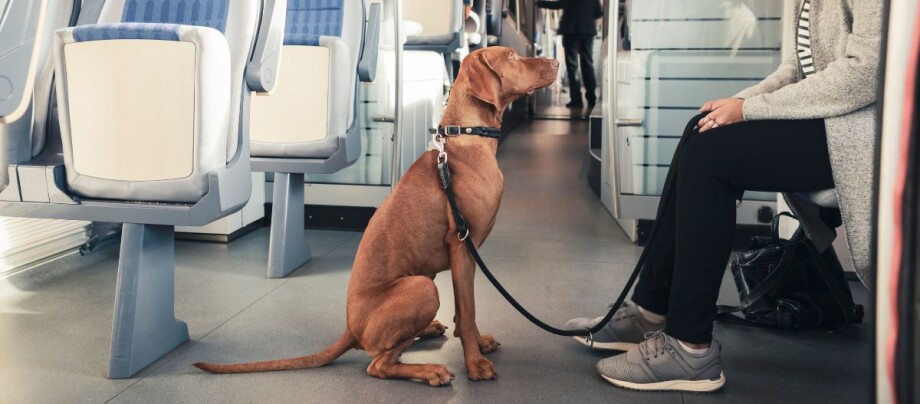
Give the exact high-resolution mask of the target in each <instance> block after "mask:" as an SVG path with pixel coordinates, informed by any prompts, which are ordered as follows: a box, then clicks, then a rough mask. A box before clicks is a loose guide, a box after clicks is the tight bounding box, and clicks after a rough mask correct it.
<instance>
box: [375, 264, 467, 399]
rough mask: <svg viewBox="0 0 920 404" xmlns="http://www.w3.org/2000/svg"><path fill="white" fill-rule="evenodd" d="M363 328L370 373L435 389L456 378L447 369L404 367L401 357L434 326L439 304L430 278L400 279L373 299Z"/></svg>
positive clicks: (429, 366) (428, 365) (409, 365)
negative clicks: (421, 383)
mask: <svg viewBox="0 0 920 404" xmlns="http://www.w3.org/2000/svg"><path fill="white" fill-rule="evenodd" d="M374 301H375V302H374V304H375V306H374V307H372V308H370V310H369V311H368V312H367V314H368V315H367V316H366V317H365V318H366V319H367V323H366V324H365V325H364V327H361V329H362V330H363V332H362V333H361V337H360V338H359V339H360V340H361V342H362V346H363V347H364V349H365V350H366V351H367V353H368V354H370V355H371V357H372V358H373V359H372V360H371V364H370V366H368V367H367V373H368V374H369V375H371V376H374V377H379V378H381V379H415V380H421V381H424V382H426V383H428V384H430V385H432V386H442V385H445V384H449V383H450V381H451V380H453V378H454V375H453V374H452V373H450V371H449V370H447V367H445V366H444V365H435V364H425V365H416V364H405V363H400V362H399V356H400V355H401V354H402V352H403V351H404V350H406V348H408V347H409V346H410V345H412V343H413V342H414V341H415V339H416V338H417V337H419V336H422V335H423V333H425V332H426V331H428V330H429V328H430V327H431V326H432V325H433V324H434V323H433V322H432V321H433V320H434V316H435V315H436V314H437V313H438V307H439V306H440V301H439V299H438V289H437V288H436V287H435V285H434V281H432V280H431V278H428V277H424V276H410V277H406V278H401V279H399V280H397V281H395V282H393V284H392V285H390V286H389V287H387V288H386V289H385V290H384V291H383V292H381V294H380V295H378V296H376V298H375V299H374Z"/></svg>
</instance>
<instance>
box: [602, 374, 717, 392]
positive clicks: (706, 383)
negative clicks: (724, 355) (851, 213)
mask: <svg viewBox="0 0 920 404" xmlns="http://www.w3.org/2000/svg"><path fill="white" fill-rule="evenodd" d="M601 377H603V378H604V380H606V381H608V382H610V383H611V384H613V385H614V386H617V387H622V388H624V389H629V390H637V391H686V392H691V393H712V392H714V391H717V390H719V389H721V388H722V387H723V386H725V374H724V373H721V372H720V373H719V378H718V379H716V380H668V381H664V382H656V383H632V382H627V381H623V380H616V379H614V378H611V377H607V376H605V375H601Z"/></svg>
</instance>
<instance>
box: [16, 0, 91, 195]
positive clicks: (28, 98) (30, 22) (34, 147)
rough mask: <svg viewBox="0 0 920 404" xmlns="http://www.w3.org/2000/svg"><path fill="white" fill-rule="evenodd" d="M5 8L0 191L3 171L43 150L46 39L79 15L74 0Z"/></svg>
mask: <svg viewBox="0 0 920 404" xmlns="http://www.w3.org/2000/svg"><path fill="white" fill-rule="evenodd" d="M7 6H8V7H9V9H10V11H9V12H8V13H5V14H3V15H2V16H0V55H2V56H0V77H2V78H0V191H3V190H4V189H5V188H6V187H7V185H8V184H9V183H10V175H9V172H8V170H7V167H9V166H10V165H11V164H22V163H25V162H28V161H30V160H31V159H32V157H34V156H36V155H37V154H38V153H39V152H40V151H41V149H42V148H43V147H44V143H45V138H46V134H47V119H46V118H47V115H48V114H47V112H48V111H49V109H50V105H51V90H52V83H53V81H52V80H51V78H52V76H53V75H54V63H53V59H52V57H51V55H52V52H51V50H52V46H51V44H52V41H51V38H52V36H53V35H54V31H57V30H58V29H61V28H66V27H68V26H70V25H72V24H73V22H75V21H76V18H77V16H78V15H79V13H80V1H79V0H69V1H47V0H43V1H26V0H16V1H12V2H10V3H9V4H7ZM39 10H41V11H39ZM23 15H28V16H30V17H31V18H28V19H22V18H20V17H22V16H23ZM43 15H44V17H41V16H43Z"/></svg>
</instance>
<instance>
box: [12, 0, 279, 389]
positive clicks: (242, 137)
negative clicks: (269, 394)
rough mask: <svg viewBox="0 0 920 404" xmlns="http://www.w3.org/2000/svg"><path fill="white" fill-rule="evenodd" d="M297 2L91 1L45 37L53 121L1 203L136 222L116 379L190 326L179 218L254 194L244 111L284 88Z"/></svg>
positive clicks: (112, 366) (127, 240)
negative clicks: (289, 14)
mask: <svg viewBox="0 0 920 404" xmlns="http://www.w3.org/2000/svg"><path fill="white" fill-rule="evenodd" d="M45 1H47V2H48V3H50V2H52V1H56V0H41V2H40V3H44V2H45ZM283 1H284V0H260V1H232V2H231V1H229V0H195V1H189V0H106V1H104V3H103V0H83V1H82V4H81V12H80V15H79V16H78V18H77V19H76V20H74V19H71V20H70V24H69V25H74V24H75V25H77V26H76V27H73V28H65V29H61V30H58V31H56V32H55V33H54V35H52V36H48V37H47V38H44V39H43V41H44V42H46V44H45V45H44V46H48V47H49V48H51V49H53V52H54V69H53V75H52V74H47V75H41V74H38V70H39V66H38V63H34V62H33V63H31V64H29V67H30V68H31V69H33V73H32V75H31V77H34V76H36V75H38V76H40V78H39V80H37V82H36V84H35V85H34V87H35V88H34V89H33V88H32V85H31V83H27V85H25V86H23V88H26V89H28V90H29V91H28V94H24V95H23V98H24V99H31V98H33V97H34V98H42V97H44V96H45V93H44V89H50V88H51V87H52V84H51V83H54V85H53V87H54V89H53V91H54V92H55V93H56V97H54V98H51V97H50V96H49V100H48V102H49V105H50V107H47V108H46V107H41V106H39V104H38V102H36V106H35V107H34V108H33V109H34V110H36V111H37V113H36V114H35V115H36V119H37V120H43V121H44V122H46V123H47V130H46V131H45V132H46V135H45V136H44V137H42V138H41V139H43V140H41V141H35V142H32V143H34V145H29V146H28V148H29V149H34V150H40V151H39V152H38V153H37V154H36V153H27V154H25V155H34V157H31V158H28V157H26V158H24V159H19V160H17V161H12V162H10V164H9V165H8V167H4V169H7V168H8V171H7V173H8V175H9V186H7V187H6V188H5V189H4V190H3V191H2V192H0V215H3V216H14V217H27V218H45V219H68V220H84V221H93V222H111V223H124V225H123V228H122V238H121V250H120V255H119V266H118V278H117V286H116V297H115V311H114V319H113V327H112V340H111V348H110V355H109V366H108V372H107V375H108V377H110V378H127V377H131V376H133V375H134V374H136V373H137V372H139V371H140V370H141V369H143V368H144V367H146V366H147V365H149V364H150V363H152V362H153V361H155V360H156V359H158V358H160V357H161V356H162V355H165V354H166V353H167V352H169V351H171V350H172V349H173V348H175V347H176V346H178V345H179V344H181V343H183V342H184V341H186V340H187V339H188V327H187V326H186V324H185V323H183V322H181V321H178V320H176V319H175V310H174V300H175V298H174V288H175V279H174V273H175V238H174V231H175V229H174V226H177V225H186V226H197V225H203V224H207V223H210V222H211V221H213V220H216V219H219V218H222V217H224V216H227V215H229V214H231V213H233V212H236V211H238V210H239V209H241V208H242V207H243V205H245V203H246V202H247V200H248V199H249V196H250V194H251V185H252V184H251V169H250V162H249V144H248V125H246V124H245V123H246V122H247V120H246V119H245V118H246V117H245V116H244V114H242V113H241V112H242V111H247V110H248V108H249V101H250V93H251V92H252V91H260V92H264V91H270V90H272V89H273V87H274V78H275V77H274V76H275V72H277V71H278V66H277V61H278V59H279V54H280V52H281V47H280V45H281V41H282V36H283V26H284V16H285V12H286V8H285V6H284V4H283ZM62 3H63V2H62ZM35 4H39V3H35ZM13 11H15V15H12V16H10V18H24V17H26V16H29V15H30V14H28V11H29V10H18V11H17V10H13ZM42 15H45V16H47V15H49V14H42ZM65 26H67V25H65ZM40 32H42V30H41V29H40V26H39V25H35V26H34V27H33V28H32V32H31V33H30V34H31V35H33V36H34V37H36V38H37V39H38V38H40V37H39V34H38V33H40ZM21 57H26V56H21ZM17 60H21V59H20V58H17ZM46 70H47V69H46ZM49 92H50V90H49ZM42 101H43V100H42ZM55 102H56V106H55V105H54V103H55ZM42 108H44V109H47V110H48V112H49V113H48V114H47V116H46V115H45V113H44V112H42V111H40V109H42ZM55 111H56V113H55ZM11 129H20V128H18V127H16V125H15V124H7V123H6V122H4V121H0V135H7V134H8V133H6V132H9V130H11ZM27 130H28V129H27ZM28 136H32V137H33V138H35V136H33V135H32V134H31V133H30V134H28ZM9 137H10V136H4V138H3V139H0V142H2V141H6V140H7V138H9ZM20 137H23V135H22V134H20ZM22 143H23V142H21V141H20V142H18V144H19V145H20V146H19V148H20V149H22V148H23V147H22ZM20 154H21V155H22V153H21V150H20Z"/></svg>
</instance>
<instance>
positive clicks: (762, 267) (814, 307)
mask: <svg viewBox="0 0 920 404" xmlns="http://www.w3.org/2000/svg"><path fill="white" fill-rule="evenodd" d="M782 216H787V217H790V218H793V219H796V220H798V219H797V218H796V217H795V216H794V215H792V214H791V213H788V212H783V213H780V214H779V215H777V216H776V217H774V218H773V229H772V236H771V237H754V238H753V239H752V240H751V247H750V248H751V250H750V251H748V252H744V253H741V254H738V255H736V256H735V259H734V260H733V261H732V275H733V277H734V278H735V286H737V287H738V295H739V296H740V298H741V304H740V305H739V306H719V315H718V319H719V320H721V321H724V322H731V323H739V324H747V325H759V326H766V327H776V328H781V329H787V330H804V329H814V328H825V329H831V330H839V329H842V328H844V327H846V326H848V325H850V324H852V323H857V324H858V323H861V322H862V319H863V307H862V305H857V304H854V302H853V295H852V294H851V293H850V287H849V284H848V283H847V281H846V278H845V276H844V273H843V267H842V266H841V265H840V261H839V260H838V259H837V254H836V253H835V252H834V250H833V248H828V250H827V251H825V252H824V253H823V254H819V253H818V251H817V249H816V248H815V246H814V244H812V242H811V241H810V240H808V238H807V237H805V234H804V231H803V230H802V228H801V226H799V229H798V230H796V232H795V234H794V235H793V236H792V237H791V238H790V239H789V240H784V239H781V238H780V237H779V220H780V218H781V217H782ZM739 311H740V312H742V313H743V314H744V318H741V317H739V316H736V315H734V314H732V313H736V312H739Z"/></svg>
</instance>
